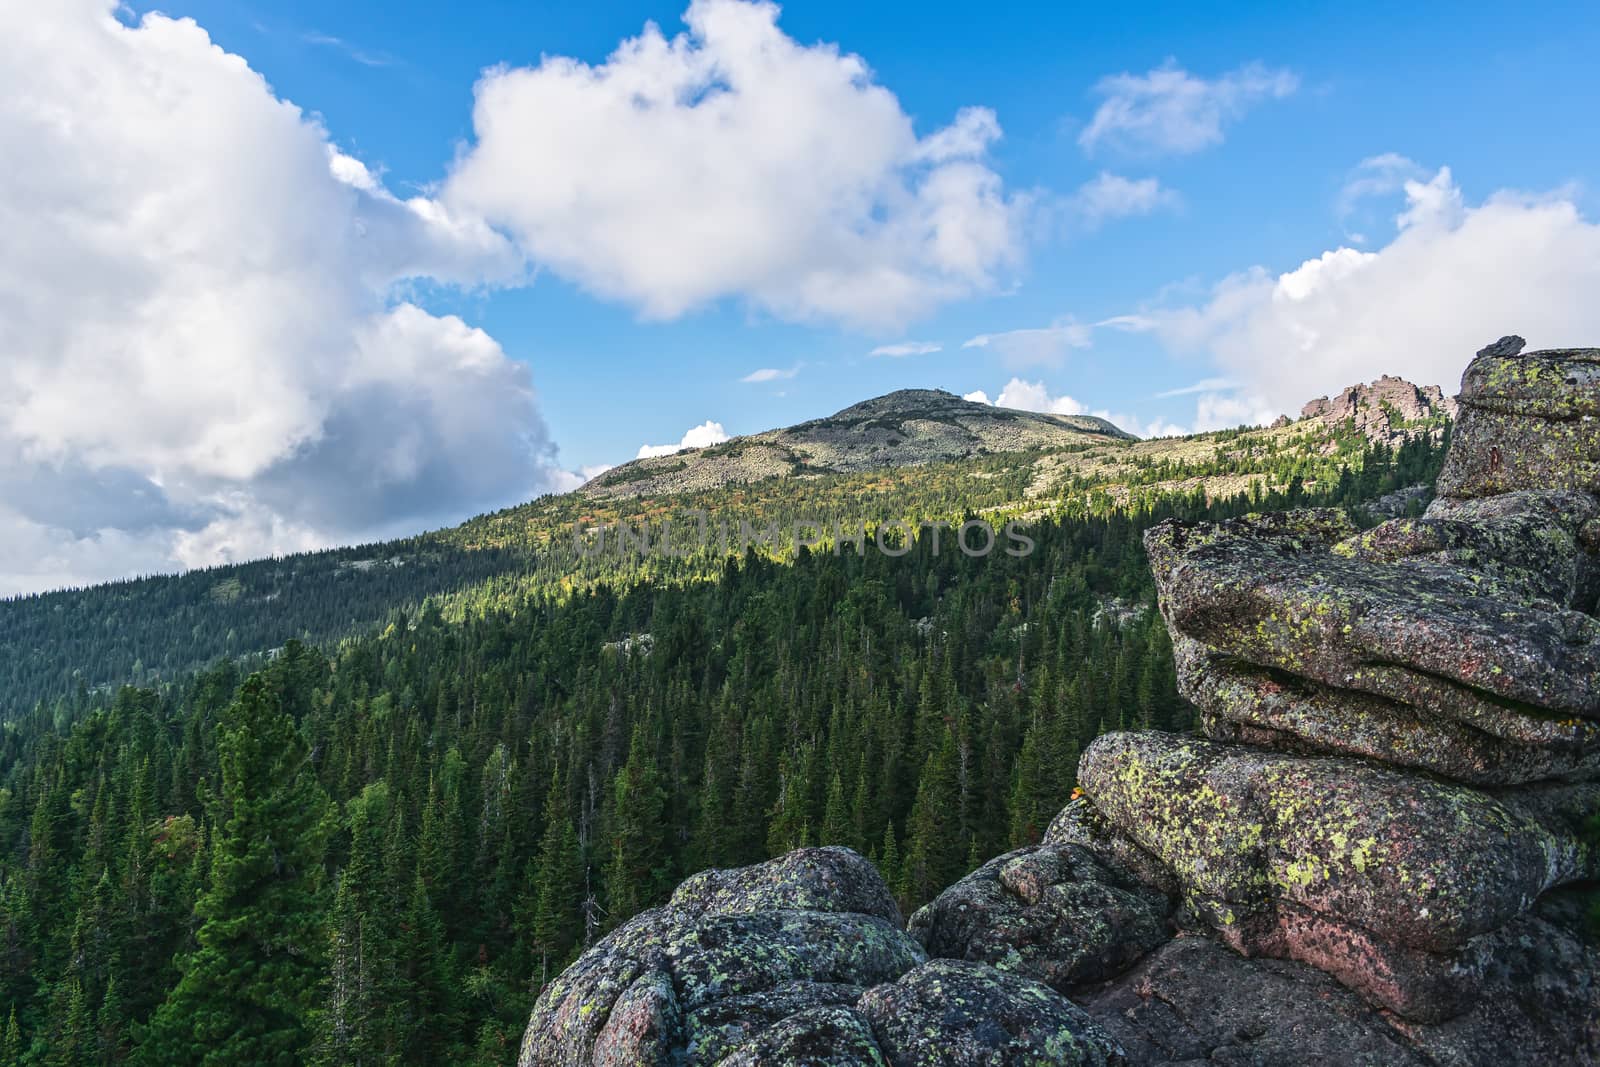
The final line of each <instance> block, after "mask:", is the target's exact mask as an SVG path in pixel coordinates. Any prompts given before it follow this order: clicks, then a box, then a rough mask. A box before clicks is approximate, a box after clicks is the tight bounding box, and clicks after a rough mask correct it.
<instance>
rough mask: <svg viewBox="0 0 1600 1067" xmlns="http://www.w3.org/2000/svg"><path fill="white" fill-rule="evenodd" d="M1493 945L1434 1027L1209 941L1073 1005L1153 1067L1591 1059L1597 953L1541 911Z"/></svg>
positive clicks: (1528, 1066)
mask: <svg viewBox="0 0 1600 1067" xmlns="http://www.w3.org/2000/svg"><path fill="white" fill-rule="evenodd" d="M1555 896H1556V897H1559V896H1560V894H1556V895H1555ZM1550 910H1554V909H1552V908H1550V907H1549V906H1548V905H1546V906H1543V907H1541V909H1540V911H1541V912H1545V911H1550ZM1502 941H1503V942H1504V944H1503V946H1502V948H1501V951H1499V952H1498V953H1496V955H1495V957H1494V964H1493V966H1492V967H1490V968H1489V969H1488V971H1487V972H1486V973H1485V975H1484V976H1483V980H1482V982H1483V995H1482V996H1480V997H1479V998H1478V999H1477V1000H1476V1001H1475V1002H1474V1003H1473V1004H1472V1005H1470V1006H1469V1008H1468V1010H1466V1011H1465V1012H1463V1013H1462V1014H1460V1015H1457V1016H1456V1017H1454V1018H1451V1019H1448V1020H1445V1021H1442V1022H1437V1023H1431V1024H1429V1023H1420V1022H1414V1021H1410V1020H1407V1019H1405V1018H1403V1017H1400V1016H1397V1015H1393V1014H1390V1013H1387V1012H1384V1011H1381V1010H1378V1009H1375V1008H1373V1007H1372V1006H1371V1005H1369V1004H1367V1003H1366V1002H1364V1001H1363V1000H1362V999H1361V998H1360V997H1358V996H1356V995H1355V994H1354V993H1352V992H1351V991H1349V990H1347V989H1344V988H1343V987H1342V986H1340V985H1339V984H1337V983H1336V982H1334V981H1333V980H1332V979H1331V978H1330V977H1329V976H1328V975H1326V974H1324V973H1322V972H1321V971H1319V970H1317V969H1315V968H1313V967H1310V966H1307V965H1304V964H1301V963H1297V962H1294V961H1290V960H1270V959H1247V958H1244V957H1242V956H1239V955H1238V954H1236V953H1234V952H1231V951H1229V950H1228V949H1227V948H1225V947H1223V946H1222V945H1220V944H1218V943H1217V942H1215V941H1212V940H1211V939H1209V938H1205V937H1180V938H1177V939H1176V940H1174V941H1171V942H1168V943H1167V944H1165V945H1163V946H1161V947H1160V948H1158V949H1156V950H1155V951H1154V952H1152V953H1151V954H1150V955H1149V956H1147V957H1145V958H1144V959H1143V960H1142V961H1140V963H1139V964H1138V966H1136V967H1135V968H1133V969H1132V970H1131V971H1129V972H1128V973H1126V974H1124V975H1122V976H1121V977H1119V978H1118V979H1116V980H1115V981H1114V982H1111V983H1109V984H1107V985H1105V986H1103V987H1101V988H1100V989H1097V990H1095V991H1093V992H1092V993H1088V994H1086V995H1083V996H1081V997H1080V998H1079V1003H1081V1004H1082V1006H1083V1007H1084V1009H1085V1010H1086V1011H1088V1012H1089V1014H1090V1015H1092V1016H1093V1017H1094V1018H1095V1020H1096V1021H1098V1022H1099V1023H1100V1025H1101V1026H1102V1027H1104V1028H1105V1030H1106V1031H1107V1032H1108V1033H1109V1034H1110V1035H1111V1036H1112V1037H1113V1038H1114V1039H1115V1040H1117V1041H1118V1042H1119V1043H1121V1044H1122V1046H1123V1047H1124V1048H1125V1049H1126V1051H1127V1054H1128V1059H1129V1061H1130V1062H1133V1063H1139V1064H1147V1065H1150V1067H1176V1065H1178V1064H1194V1063H1200V1062H1208V1063H1220V1064H1262V1065H1266V1064H1288V1063H1293V1064H1327V1065H1330V1067H1331V1065H1339V1067H1344V1065H1347V1064H1372V1065H1374V1067H1376V1065H1383V1067H1388V1065H1390V1064H1394V1065H1410V1064H1429V1065H1448V1067H1547V1065H1551V1064H1557V1063H1559V1064H1595V1063H1600V987H1597V983H1596V976H1597V975H1600V950H1597V949H1596V947H1595V946H1594V945H1593V944H1592V943H1586V942H1585V941H1584V940H1583V939H1582V937H1581V936H1579V935H1577V934H1575V933H1574V932H1573V930H1572V929H1571V922H1570V920H1568V921H1567V922H1565V923H1563V922H1560V921H1552V920H1551V918H1548V917H1547V916H1546V915H1544V914H1538V915H1528V916H1524V917H1523V918H1521V919H1517V920H1515V921H1514V922H1513V923H1512V924H1510V926H1509V927H1508V928H1507V930H1506V932H1505V934H1504V935H1503V936H1502Z"/></svg>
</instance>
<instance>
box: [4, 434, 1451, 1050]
mask: <svg viewBox="0 0 1600 1067" xmlns="http://www.w3.org/2000/svg"><path fill="white" fill-rule="evenodd" d="M1379 449H1380V451H1379V452H1378V453H1377V454H1374V450H1373V449H1370V448H1369V449H1368V450H1367V452H1366V454H1365V455H1357V456H1354V457H1352V458H1351V459H1352V461H1351V464H1350V467H1351V468H1353V470H1352V469H1349V468H1347V469H1346V470H1345V472H1344V477H1342V478H1339V479H1337V480H1335V479H1332V478H1328V479H1324V480H1323V481H1322V482H1320V483H1319V487H1318V488H1314V489H1313V490H1310V491H1308V490H1307V489H1306V488H1304V486H1303V485H1302V484H1301V482H1300V481H1298V480H1296V481H1294V482H1293V484H1291V485H1289V486H1287V487H1286V488H1285V489H1283V490H1282V491H1278V492H1267V493H1261V492H1257V493H1256V494H1255V495H1254V496H1253V497H1251V496H1249V495H1241V496H1239V497H1235V498H1231V499H1226V500H1216V501H1211V502H1207V501H1206V500H1205V498H1204V496H1203V494H1201V493H1199V492H1196V493H1194V494H1191V495H1180V494H1170V493H1169V494H1166V495H1164V496H1161V497H1151V496H1144V497H1140V498H1138V499H1137V500H1135V501H1132V502H1129V503H1128V504H1127V506H1121V507H1110V506H1107V507H1104V508H1099V509H1095V510H1094V511H1093V512H1085V511H1083V510H1081V509H1080V510H1078V511H1076V512H1071V513H1069V512H1066V511H1057V512H1056V513H1054V514H1052V515H1049V516H1046V517H1042V518H1039V519H1037V520H1036V521H1035V522H1033V523H1032V524H1031V525H1030V526H1029V528H1028V533H1029V536H1030V537H1032V538H1033V540H1034V542H1035V544H1036V548H1035V549H1034V551H1033V552H1032V553H1031V554H1029V555H1026V556H1022V557H1015V556H1009V555H1006V554H1004V553H1001V552H995V553H992V554H990V555H988V556H984V557H981V558H971V557H968V556H966V555H964V554H962V553H960V552H957V551H952V550H951V549H950V547H949V545H948V542H947V543H946V545H945V548H944V550H943V551H942V552H940V553H938V554H935V553H934V552H933V550H932V545H931V543H929V542H928V541H927V540H926V539H919V540H918V541H917V543H915V544H914V545H912V546H911V551H910V552H908V553H907V554H906V555H904V556H900V557H889V556H885V555H882V554H879V553H877V552H874V551H870V549H869V551H867V552H865V553H864V554H858V553H857V552H856V551H855V549H854V548H853V547H851V546H850V545H849V544H844V545H841V546H838V547H837V548H827V549H821V548H819V549H817V550H803V551H801V552H799V553H798V554H797V555H793V556H790V557H787V558H772V557H771V556H770V555H768V554H763V553H760V552H756V551H748V552H746V553H744V554H743V555H730V556H728V557H726V558H723V559H721V560H720V561H718V563H717V565H716V566H715V567H713V568H710V569H708V570H707V572H706V573H705V574H703V575H700V576H698V577H697V578H696V579H695V580H684V581H671V582H668V581H659V580H650V579H649V578H648V577H644V578H641V577H637V576H635V577H632V578H630V577H629V576H627V575H625V574H618V575H617V576H615V578H614V579H613V580H597V581H593V582H589V583H586V584H584V585H583V586H582V587H577V588H557V587H555V586H553V585H546V586H539V587H529V588H527V589H526V590H525V591H523V592H521V593H519V594H516V595H510V594H504V593H502V594H499V595H496V596H494V597H492V598H483V599H481V600H480V601H478V602H477V603H475V604H468V605H463V603H462V602H461V601H460V599H459V598H457V600H456V601H454V602H453V603H452V604H449V605H444V606H441V602H440V601H439V600H438V599H424V600H423V601H422V602H421V603H419V604H418V605H417V606H415V607H413V608H409V609H395V610H391V611H389V612H388V614H387V616H386V617H385V618H384V620H383V621H382V622H381V623H379V624H377V625H374V626H371V627H369V628H368V629H367V630H366V631H365V632H363V633H361V634H359V635H357V636H354V637H347V638H344V639H341V640H331V639H330V640H325V641H310V642H302V641H299V640H294V641H289V642H288V643H286V644H284V645H282V646H281V647H279V648H276V649H274V650H273V653H272V654H271V655H270V656H259V657H238V656H231V657H222V658H219V659H217V660H216V661H215V662H214V663H213V665H212V666H209V667H207V668H204V669H200V670H197V671H193V672H187V673H182V674H181V675H178V676H176V677H173V676H169V677H165V678H163V679H162V680H161V681H160V683H159V684H152V685H150V686H148V687H140V686H126V687H122V688H120V689H116V690H114V691H113V690H109V689H107V690H95V689H90V688H87V687H84V686H78V687H77V688H76V689H75V690H71V691H67V690H65V689H64V687H62V686H60V685H58V684H56V682H55V681H50V683H49V684H48V685H45V684H44V683H39V684H40V685H41V688H40V696H39V699H37V700H36V702H35V703H34V705H33V707H32V709H31V710H30V711H26V712H22V713H19V714H17V715H16V716H15V718H14V719H13V721H11V722H10V723H8V724H7V727H6V729H5V732H4V735H3V738H0V1012H3V1013H4V1017H3V1020H0V1062H3V1063H6V1064H28V1065H41V1067H43V1065H49V1067H69V1065H70V1067H76V1065H90V1064H94V1065H102V1064H122V1063H127V1064H146V1065H151V1067H156V1065H160V1067H167V1065H183V1064H201V1063H204V1064H246V1063H248V1064H284V1065H288V1064H299V1063H312V1064H328V1065H333V1064H340V1065H343V1064H352V1065H362V1067H367V1065H380V1064H432V1063H466V1064H484V1065H489V1064H494V1065H502V1064H505V1063H509V1062H511V1061H512V1060H513V1059H514V1057H515V1048H516V1044H517V1042H518V1040H519V1038H520V1035H521V1030H522V1027H523V1024H524V1021H525V1019H526V1015H527V1011H528V1008H529V1005H530V1004H531V1002H532V998H533V997H534V995H535V994H536V993H537V991H538V988H539V986H540V983H541V982H542V981H544V980H546V979H548V978H550V977H553V976H554V975H555V974H556V973H557V972H558V971H559V969H560V968H561V967H562V966H563V965H564V964H565V963H567V962H568V961H570V960H571V959H572V958H573V957H574V956H575V955H576V953H577V952H578V951H579V950H580V949H581V948H582V946H583V945H584V944H586V943H587V942H589V941H591V940H592V939H593V938H595V937H596V936H598V935H600V934H603V933H604V932H605V931H606V930H608V929H610V928H612V927H613V926H615V925H616V924H617V923H619V922H621V921H622V920H624V919H626V918H627V917H629V916H630V915H632V914H634V913H635V912H637V911H638V910H640V909H642V908H644V907H648V906H650V905H652V904H654V903H656V902H659V901H660V900H661V899H663V897H664V896H665V894H667V893H668V892H669V891H670V890H671V888H672V887H673V885H674V884H675V883H676V882H677V881H678V880H679V879H681V878H682V877H683V876H684V875H686V874H688V873H690V872H692V871H694V870H697V869H700V868H703V867H707V866H727V865H736V864H743V863H748V862H753V861H756V860H760V859H763V858H765V857H767V856H770V855H773V854H775V853H780V852H783V851H785V850H787V849H790V848H792V847H795V846H797V845H801V844H807V843H811V844H817V843H840V844H845V845H849V846H851V847H853V848H855V849H857V850H858V851H860V852H861V853H862V854H864V855H866V856H868V857H870V858H871V859H872V860H873V861H874V862H875V863H877V864H878V865H879V867H880V868H881V870H882V871H883V872H884V874H885V876H886V877H887V879H888V881H889V883H890V884H891V885H892V886H893V887H895V889H896V890H897V893H898V895H899V897H900V900H901V903H902V905H903V906H904V907H906V908H912V907H915V906H917V905H919V904H921V903H923V902H924V901H926V900H927V899H929V897H930V896H931V895H932V893H933V892H934V891H935V890H936V889H938V888H940V887H942V886H944V885H946V884H948V883H949V882H951V881H952V880H954V879H955V878H956V877H958V876H960V875H961V874H962V873H964V872H965V871H967V870H968V869H970V868H971V867H972V866H974V865H976V864H977V863H979V862H980V861H982V860H983V859H985V858H987V857H989V856H991V855H994V854H996V853H998V852H1000V851H1003V850H1005V849H1007V848H1010V847H1013V846H1015V845H1018V844H1021V843H1025V842H1028V841H1031V840H1035V839H1037V838H1038V837H1039V835H1040V834H1041V833H1042V832H1043V830H1044V828H1045V826H1046V825H1047V823H1048V821H1049V820H1050V818H1051V817H1052V816H1053V815H1054V813H1055V812H1056V811H1057V810H1058V809H1059V808H1060V807H1061V805H1062V804H1063V803H1064V802H1065V801H1066V800H1067V799H1068V797H1069V796H1070V794H1071V792H1072V790H1073V788H1074V784H1075V783H1074V781H1073V771H1074V767H1075V766H1076V762H1077V755H1078V753H1079V751H1080V750H1081V748H1082V747H1083V746H1084V745H1085V744H1086V743H1087V742H1088V741H1090V740H1091V739H1092V738H1093V737H1094V736H1095V735H1096V734H1098V733H1100V732H1102V731H1105V730H1111V729H1120V728H1126V727H1154V728H1172V729H1178V728H1183V727H1184V726H1186V725H1187V722H1188V719H1187V716H1188V711H1187V710H1186V707H1185V705H1184V703H1183V702H1182V701H1181V700H1180V698H1179V697H1178V694H1177V692H1176V687H1175V679H1174V670H1173V663H1172V650H1171V645H1170V643H1169V640H1168V636H1167V632H1166V629H1165V627H1164V625H1163V624H1162V621H1161V619H1160V616H1159V614H1158V613H1157V612H1156V611H1155V610H1154V590H1153V585H1152V582H1151V578H1150V575H1149V571H1148V567H1147V564H1146V561H1145V559H1144V554H1143V550H1142V547H1141V544H1140V533H1141V531H1142V530H1143V529H1144V528H1146V527H1147V526H1149V525H1150V524H1152V523H1154V522H1158V521H1160V520H1162V519H1164V518H1167V517H1170V516H1173V515H1180V516H1187V517H1196V518H1198V517H1208V518H1218V517H1225V516H1227V515H1231V514H1238V513H1243V512H1245V511H1249V510H1263V509H1273V508H1280V507H1287V506H1299V505H1306V504H1343V505H1357V504H1360V503H1361V502H1362V501H1364V500H1369V499H1372V498H1373V497H1375V496H1377V495H1379V494H1381V493H1383V492H1386V491H1388V490H1391V489H1393V488H1396V487H1398V486H1404V485H1410V484H1413V483H1416V482H1424V481H1429V480H1431V478H1432V476H1433V474H1435V473H1436V471H1437V466H1438V462H1439V459H1440V457H1441V456H1442V449H1441V447H1440V446H1439V443H1438V442H1435V441H1433V440H1432V439H1429V438H1423V439H1420V440H1418V441H1417V442H1414V443H1412V444H1408V445H1406V446H1404V447H1402V448H1400V449H1398V450H1395V451H1391V450H1389V449H1387V448H1384V447H1382V446H1379ZM332 597H333V594H330V598H332ZM335 599H336V598H335ZM330 602H331V601H330ZM444 607H449V608H451V610H449V611H446V610H444ZM41 625H43V624H42V623H41ZM36 639H37V640H39V641H44V642H47V641H49V640H51V639H52V636H51V634H50V633H49V632H48V629H47V628H46V629H45V630H41V631H40V633H39V634H38V635H37V637H36ZM55 677H56V675H55V674H52V675H51V678H52V679H54V678H55ZM46 693H49V694H51V695H50V696H49V697H48V699H46V697H45V694H46Z"/></svg>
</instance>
